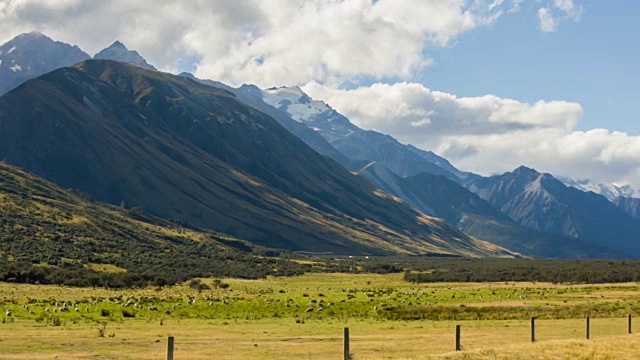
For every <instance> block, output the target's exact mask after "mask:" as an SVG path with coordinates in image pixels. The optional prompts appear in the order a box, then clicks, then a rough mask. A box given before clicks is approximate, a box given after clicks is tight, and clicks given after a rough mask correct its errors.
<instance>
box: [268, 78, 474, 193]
mask: <svg viewBox="0 0 640 360" xmlns="http://www.w3.org/2000/svg"><path fill="white" fill-rule="evenodd" d="M262 101H264V102H265V103H266V104H268V105H271V106H272V107H274V108H276V109H278V110H280V111H283V112H285V113H287V114H288V115H289V116H290V117H291V118H293V119H294V120H296V121H298V122H301V123H303V124H305V125H306V126H307V127H309V128H310V129H312V130H314V131H316V132H317V133H318V134H320V135H322V137H324V138H325V140H327V141H328V142H329V143H330V144H331V145H332V146H333V147H334V148H336V149H337V150H338V151H340V152H341V153H342V154H344V156H346V157H347V158H349V159H351V160H353V161H369V162H370V161H375V162H378V163H380V164H381V165H384V166H385V167H387V168H388V169H389V170H391V171H392V172H394V173H395V174H396V175H398V176H400V177H405V176H411V175H415V174H418V173H421V172H427V173H430V174H436V175H443V176H445V177H447V178H449V179H452V180H456V181H458V179H461V178H462V177H458V174H463V173H461V172H460V171H458V170H457V169H455V168H454V167H453V166H452V165H451V164H449V162H448V161H447V160H446V159H444V158H441V157H439V156H437V155H436V154H434V153H432V152H428V151H423V150H419V149H416V148H414V147H413V146H411V145H405V144H401V143H400V142H399V141H397V140H396V139H394V138H393V137H391V136H389V135H386V134H381V133H379V132H376V131H372V130H364V129H361V128H359V127H357V126H356V125H354V124H353V123H352V122H351V121H350V120H349V119H348V118H346V117H345V116H344V115H342V114H340V113H338V112H337V111H335V110H334V109H333V108H331V107H330V106H329V105H327V104H325V103H324V102H322V101H317V100H313V99H312V98H311V97H309V96H308V95H307V94H305V93H304V91H302V90H301V89H300V88H298V87H280V88H270V89H267V90H262Z"/></svg>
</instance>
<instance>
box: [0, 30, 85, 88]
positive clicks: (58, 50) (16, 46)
mask: <svg viewBox="0 0 640 360" xmlns="http://www.w3.org/2000/svg"><path fill="white" fill-rule="evenodd" d="M89 58H90V56H89V55H88V54H86V53H85V52H83V51H82V50H80V48H78V47H77V46H71V45H68V44H65V43H62V42H59V41H53V40H51V39H50V38H48V37H46V36H44V35H42V34H41V33H39V32H31V33H26V34H21V35H18V36H16V37H15V38H13V39H12V40H10V41H8V42H6V43H5V44H3V45H2V46H0V96H1V95H3V94H5V93H7V92H8V91H9V90H11V89H13V88H15V87H17V86H18V85H20V84H22V83H23V82H25V81H27V80H29V79H32V78H35V77H38V76H40V75H43V74H46V73H48V72H50V71H52V70H55V69H58V68H61V67H63V66H71V65H73V64H75V63H78V62H80V61H82V60H85V59H89Z"/></svg>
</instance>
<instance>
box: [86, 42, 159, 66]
mask: <svg viewBox="0 0 640 360" xmlns="http://www.w3.org/2000/svg"><path fill="white" fill-rule="evenodd" d="M93 58H94V59H103V60H116V61H122V62H126V63H129V64H134V65H138V66H140V67H143V68H145V69H149V70H156V68H155V67H154V66H153V65H150V64H149V63H148V62H147V60H145V59H144V58H143V57H142V56H140V54H138V52H137V51H134V50H129V49H127V47H126V46H124V44H123V43H121V42H120V41H116V42H114V43H113V44H111V46H109V47H108V48H106V49H103V50H101V51H100V52H99V53H97V54H95V55H94V56H93Z"/></svg>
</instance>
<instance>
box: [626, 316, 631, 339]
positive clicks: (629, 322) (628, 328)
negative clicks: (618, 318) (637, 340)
mask: <svg viewBox="0 0 640 360" xmlns="http://www.w3.org/2000/svg"><path fill="white" fill-rule="evenodd" d="M627 334H631V314H629V315H627Z"/></svg>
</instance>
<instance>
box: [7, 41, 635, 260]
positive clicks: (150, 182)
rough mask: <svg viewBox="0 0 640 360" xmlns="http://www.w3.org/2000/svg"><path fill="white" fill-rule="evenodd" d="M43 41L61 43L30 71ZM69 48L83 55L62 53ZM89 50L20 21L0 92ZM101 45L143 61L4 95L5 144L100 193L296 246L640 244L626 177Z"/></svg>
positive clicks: (64, 179) (622, 251)
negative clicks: (606, 180) (447, 141)
mask: <svg viewBox="0 0 640 360" xmlns="http://www.w3.org/2000/svg"><path fill="white" fill-rule="evenodd" d="M42 44H46V47H45V46H44V45H42ZM40 47H42V48H43V49H46V52H48V53H50V54H54V53H55V54H58V55H56V56H50V57H51V59H50V61H49V63H48V64H46V66H44V65H43V66H40V67H39V68H38V71H31V70H32V69H34V68H35V67H33V66H31V67H29V66H25V64H29V61H30V59H36V58H38V57H42V56H43V55H42V54H40V53H39V48H40ZM18 49H22V50H21V52H19V51H18ZM70 49H71V50H70ZM75 50H77V51H79V52H74V51H75ZM69 52H71V53H74V54H76V55H77V56H78V60H77V61H73V62H72V60H73V59H74V58H73V57H70V56H66V57H65V56H62V55H59V54H67V53H69ZM19 54H26V55H24V56H22V55H21V56H22V57H19V56H17V55H19ZM29 54H31V55H29ZM33 54H37V55H33ZM9 55H11V56H9ZM44 58H46V57H44ZM88 58H89V56H88V55H87V54H85V53H83V52H82V51H81V50H80V49H78V48H77V47H73V46H71V45H67V44H63V43H59V42H54V41H53V40H51V39H49V38H46V37H45V36H44V35H42V34H38V33H31V34H24V35H20V36H18V37H16V38H15V39H14V40H11V41H10V42H8V43H6V44H4V45H2V47H0V74H3V73H2V71H3V70H2V69H3V66H5V65H3V64H5V63H6V64H9V65H11V66H10V67H9V69H10V71H11V74H9V75H11V76H8V77H0V94H2V91H1V89H3V88H5V89H7V90H6V91H8V90H9V89H11V88H15V87H17V86H18V85H20V83H21V82H24V81H26V80H28V79H32V78H35V77H37V76H39V75H41V74H44V73H46V72H48V71H50V70H53V69H56V68H60V67H64V66H70V65H72V64H75V63H76V62H78V61H82V60H86V59H88ZM94 58H103V59H110V60H116V61H120V62H125V63H130V64H134V65H136V66H135V67H134V66H124V65H122V64H121V63H116V62H112V61H86V62H83V63H80V64H78V65H76V66H74V68H71V69H62V70H59V71H55V72H53V73H50V74H48V75H45V76H42V77H40V78H39V79H36V80H33V81H29V82H27V83H26V84H24V85H23V86H21V87H20V88H19V89H15V90H14V91H11V92H10V93H8V94H7V95H5V96H3V97H2V98H0V123H1V124H2V125H0V126H2V127H7V126H8V127H7V128H6V129H7V130H3V129H2V128H0V160H3V161H5V162H7V163H11V164H15V165H18V166H20V167H23V168H25V169H28V170H29V171H32V172H34V173H36V174H38V175H41V176H43V177H45V178H47V179H50V180H52V181H54V182H56V183H58V184H60V185H62V186H65V187H70V188H77V189H80V190H82V191H85V192H87V193H89V194H91V196H93V197H94V198H96V199H98V200H101V201H106V202H110V203H113V204H117V203H119V202H120V201H122V200H125V201H126V202H127V203H131V204H133V205H137V206H142V207H144V209H145V210H148V211H149V212H151V213H152V214H154V215H158V216H161V217H164V218H175V219H181V220H184V221H188V222H189V223H193V224H195V225H197V226H202V227H205V228H208V229H215V230H217V231H222V232H226V233H229V234H232V235H234V236H237V237H240V238H244V239H248V240H251V241H253V242H254V243H257V244H261V245H265V246H273V247H280V248H286V249H291V250H306V251H331V252H338V253H351V252H354V253H366V254H425V253H432V254H450V255H465V256H487V255H512V254H513V253H510V252H508V251H505V250H504V249H503V248H508V249H511V250H514V251H516V252H519V253H522V254H525V255H529V256H539V257H612V258H613V257H629V256H632V257H640V246H638V245H636V243H637V241H636V240H635V238H636V237H638V235H640V227H639V226H638V221H639V220H638V219H637V217H638V213H640V209H639V206H640V205H639V202H640V200H638V199H636V198H635V197H636V196H637V195H638V192H637V191H634V190H633V189H631V188H629V187H617V186H614V185H611V186H605V185H598V184H594V183H592V182H589V181H573V180H569V179H563V181H562V182H561V181H559V180H557V179H555V178H554V177H553V176H552V175H550V174H540V173H538V172H536V171H535V170H533V169H528V168H525V167H521V168H518V169H516V170H514V171H513V172H510V173H506V174H503V175H498V176H492V177H487V178H485V177H481V176H479V175H477V174H473V173H467V172H463V171H460V170H458V169H456V168H455V167H454V166H453V165H452V164H451V163H449V162H448V161H447V160H446V159H444V158H442V157H440V156H438V155H436V154H434V153H433V152H430V151H425V150H421V149H418V148H415V147H414V146H412V145H409V144H402V143H400V142H398V141H397V140H396V139H394V138H392V137H391V136H389V135H385V134H381V133H378V132H375V131H367V130H363V129H360V128H358V127H357V126H356V125H354V124H353V123H351V122H350V121H349V119H348V118H346V117H345V116H343V115H341V114H340V113H338V112H337V111H335V110H334V109H332V108H331V107H330V106H329V105H328V104H325V103H323V102H321V101H317V100H314V99H312V98H311V97H309V96H308V95H307V94H305V93H304V92H303V91H302V90H301V89H299V88H297V87H280V88H271V89H265V90H263V89H259V88H258V87H256V86H253V85H243V86H241V87H239V88H232V87H229V86H227V85H225V84H222V83H220V82H216V81H211V80H201V79H197V78H195V77H194V76H193V75H191V74H188V73H183V74H180V77H175V76H171V75H168V74H161V73H157V72H154V71H149V70H154V69H155V68H154V67H153V66H152V65H150V64H149V63H148V62H147V61H146V60H145V59H144V58H143V57H142V56H140V54H139V53H137V52H136V51H131V50H129V49H127V48H126V47H125V46H124V45H123V44H122V43H121V42H119V41H116V42H114V43H113V44H112V45H111V46H109V47H108V48H106V49H104V50H102V51H100V52H99V53H98V54H96V55H95V56H94ZM70 62H71V63H70ZM9 65H6V66H9ZM18 68H20V69H22V68H26V69H29V70H30V72H26V71H25V72H20V71H13V70H11V69H14V70H15V69H18ZM45 68H46V69H50V70H42V69H45ZM145 69H148V70H145ZM18 75H20V76H18ZM205 85H206V86H205ZM214 88H217V89H218V90H215V89H214ZM274 120H275V121H274ZM36 121H37V122H36ZM36 124H37V125H36ZM282 128H284V129H286V131H284V129H282ZM289 134H293V135H295V136H290V135H289ZM20 139H24V140H20ZM26 139H29V140H28V141H27V140H26ZM298 139H299V140H302V142H300V141H299V140H298ZM305 144H306V145H305ZM311 149H313V150H311ZM318 154H320V155H322V156H318ZM345 169H346V170H348V171H346V170H345ZM349 172H351V173H352V174H355V175H352V174H350V173H349ZM372 184H373V185H372ZM565 184H566V185H565ZM567 185H568V186H567ZM423 214H426V215H423ZM429 216H431V217H429ZM416 219H417V221H416ZM439 219H444V220H446V222H445V221H442V220H439ZM449 224H452V225H453V226H451V225H449ZM466 234H468V235H471V236H473V237H469V236H467V235H466ZM476 239H483V240H489V241H491V242H492V243H494V244H497V245H498V246H492V245H489V244H488V243H486V242H483V241H478V240H476Z"/></svg>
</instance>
